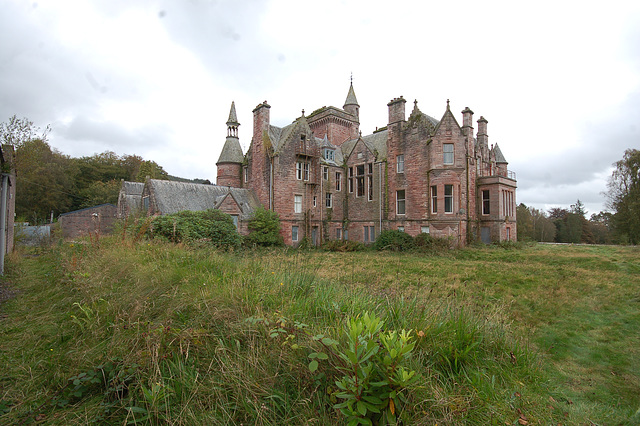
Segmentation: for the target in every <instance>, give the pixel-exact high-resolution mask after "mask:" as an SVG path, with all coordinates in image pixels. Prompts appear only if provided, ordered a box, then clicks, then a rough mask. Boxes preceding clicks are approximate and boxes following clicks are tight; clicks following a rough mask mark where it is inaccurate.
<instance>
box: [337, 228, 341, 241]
mask: <svg viewBox="0 0 640 426" xmlns="http://www.w3.org/2000/svg"><path fill="white" fill-rule="evenodd" d="M341 239H342V228H336V240H341Z"/></svg>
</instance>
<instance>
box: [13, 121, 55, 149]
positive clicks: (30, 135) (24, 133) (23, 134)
mask: <svg viewBox="0 0 640 426" xmlns="http://www.w3.org/2000/svg"><path fill="white" fill-rule="evenodd" d="M50 131H51V127H49V126H47V127H45V128H44V130H43V129H41V128H40V127H38V126H36V125H35V124H33V121H30V120H29V119H27V118H25V117H23V118H18V117H17V116H16V115H15V114H14V115H13V116H12V117H10V118H9V120H7V122H6V123H0V143H2V144H3V145H4V144H8V145H11V146H13V147H14V148H16V149H17V148H19V147H21V146H22V145H23V144H24V143H26V142H28V141H31V140H35V139H39V140H41V141H44V142H46V141H47V136H48V135H49V132H50Z"/></svg>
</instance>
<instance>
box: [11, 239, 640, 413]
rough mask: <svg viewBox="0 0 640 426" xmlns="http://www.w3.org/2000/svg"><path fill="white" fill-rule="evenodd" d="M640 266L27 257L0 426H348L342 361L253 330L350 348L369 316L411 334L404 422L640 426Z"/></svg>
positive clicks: (104, 248)
mask: <svg viewBox="0 0 640 426" xmlns="http://www.w3.org/2000/svg"><path fill="white" fill-rule="evenodd" d="M639 254H640V252H639V251H638V250H637V249H636V248H629V247H626V248H625V247H577V246H527V247H520V248H519V249H514V248H508V247H507V248H506V249H505V248H502V247H487V248H469V249H465V250H460V251H455V252H452V253H450V254H448V255H442V256H424V255H416V254H396V253H375V252H371V251H365V252H354V253H334V252H319V251H302V250H300V251H295V250H287V249H277V250H276V249H273V250H266V249H265V250H255V251H241V252H231V253H222V252H217V251H214V250H211V249H199V250H195V249H190V248H188V247H185V246H181V245H178V246H176V245H171V244H168V243H161V242H150V243H149V242H147V241H144V242H142V241H141V242H132V241H129V240H125V241H122V240H121V238H103V239H101V240H100V241H99V244H98V243H97V242H95V241H94V242H93V243H89V242H84V243H83V242H80V243H74V244H70V243H64V244H60V245H58V246H56V247H53V248H52V249H51V250H48V251H44V252H38V253H26V256H21V255H19V254H17V255H15V256H13V257H12V258H11V262H10V265H9V268H8V274H7V276H6V279H5V281H6V282H8V283H11V285H12V286H13V288H14V289H15V290H17V291H18V295H17V296H16V297H15V298H14V299H12V300H10V301H8V302H5V303H4V304H3V306H2V314H3V318H2V319H0V423H3V424H22V423H30V422H37V421H40V422H44V423H48V424H84V423H90V422H96V423H108V424H127V423H143V424H148V423H151V424H161V423H171V424H229V425H231V424H258V425H282V424H285V425H286V424H290V425H299V424H318V425H324V424H342V423H344V417H342V415H341V414H338V413H337V411H336V410H334V409H333V408H332V407H333V405H334V404H335V403H337V402H339V401H338V400H336V397H335V393H334V392H335V391H336V386H335V381H336V380H337V378H338V372H337V371H336V369H335V367H334V365H332V362H331V359H329V360H326V361H324V362H321V363H320V366H319V368H318V369H317V370H316V371H314V372H311V371H310V370H309V368H308V364H309V358H308V355H309V353H310V352H311V351H312V350H313V349H314V347H315V346H314V345H318V343H317V342H314V341H313V340H312V339H310V338H309V337H308V336H307V335H299V336H297V337H295V339H296V342H297V343H298V345H296V346H298V348H295V347H293V346H292V345H291V344H287V343H286V342H285V341H284V339H283V338H281V337H277V338H271V337H270V335H269V330H268V327H265V326H264V325H262V324H256V323H252V322H248V321H246V320H247V319H248V318H257V317H262V318H276V317H278V318H287V319H289V320H291V321H300V322H303V323H305V324H308V326H309V331H310V332H311V334H323V335H326V336H331V337H333V338H335V339H338V340H341V339H342V338H343V332H344V330H345V327H346V322H347V320H348V319H349V318H353V317H355V316H357V315H359V314H361V313H362V312H364V311H369V312H374V313H376V314H377V315H378V316H380V317H382V318H383V319H384V320H385V328H387V329H396V330H401V329H406V330H412V335H413V338H414V341H415V342H416V348H415V350H414V352H413V354H412V357H411V358H410V360H409V366H408V367H409V368H411V369H413V370H415V371H417V372H418V373H419V374H420V375H421V378H420V380H419V381H418V382H417V383H416V384H415V385H413V386H412V387H411V389H410V390H409V392H408V397H409V403H408V404H407V405H406V408H405V415H406V416H407V418H408V420H407V421H406V423H407V424H435V423H438V424H505V423H507V424H514V423H516V424H518V423H520V424H558V423H561V424H590V422H594V423H596V424H626V423H628V424H635V423H637V422H638V421H640V417H639V414H638V413H637V410H638V408H639V407H640V365H639V364H638V363H637V361H636V360H637V359H639V355H640V354H639V353H638V352H639V351H640V342H639V340H640V338H639V336H638V330H640V297H639V296H638V287H637V285H638V282H640V280H639V276H640V256H638V255H639ZM316 349H317V348H316ZM70 379H71V380H70Z"/></svg>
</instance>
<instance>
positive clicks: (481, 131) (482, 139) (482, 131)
mask: <svg viewBox="0 0 640 426" xmlns="http://www.w3.org/2000/svg"><path fill="white" fill-rule="evenodd" d="M478 145H480V146H481V147H482V148H483V149H488V148H489V135H487V119H486V118H484V117H483V116H480V119H479V120H478Z"/></svg>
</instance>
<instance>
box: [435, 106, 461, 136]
mask: <svg viewBox="0 0 640 426" xmlns="http://www.w3.org/2000/svg"><path fill="white" fill-rule="evenodd" d="M447 115H448V116H449V117H451V119H452V120H453V122H454V123H456V126H458V129H460V131H462V128H461V127H460V124H458V120H456V116H455V115H453V113H452V112H451V108H450V107H449V99H447V109H446V111H445V112H444V114H443V115H442V118H441V119H440V122H438V121H437V120H436V123H437V124H436V126H435V130H434V133H435V132H437V131H438V130H439V129H440V125H441V124H442V123H443V122H444V119H445V117H447ZM432 120H435V119H432Z"/></svg>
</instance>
